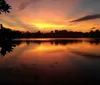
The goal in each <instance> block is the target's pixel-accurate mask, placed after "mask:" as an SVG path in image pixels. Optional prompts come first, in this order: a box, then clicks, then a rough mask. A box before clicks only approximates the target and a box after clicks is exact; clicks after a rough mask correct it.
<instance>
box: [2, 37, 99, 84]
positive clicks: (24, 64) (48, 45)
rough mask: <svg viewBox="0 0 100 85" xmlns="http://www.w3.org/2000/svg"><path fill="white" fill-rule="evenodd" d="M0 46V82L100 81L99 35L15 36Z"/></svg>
mask: <svg viewBox="0 0 100 85" xmlns="http://www.w3.org/2000/svg"><path fill="white" fill-rule="evenodd" d="M0 50H1V52H0V53H1V57H0V81H1V82H2V83H5V81H6V83H12V84H21V83H22V84H27V85H28V84H31V83H32V84H35V85H38V84H41V85H68V84H69V85H71V84H73V85H74V84H81V85H82V84H86V83H92V84H95V85H96V84H97V83H99V84H100V82H99V81H100V39H60V38H59V39H21V40H18V39H16V40H13V41H12V42H5V43H1V45H0Z"/></svg>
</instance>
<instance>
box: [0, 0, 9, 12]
mask: <svg viewBox="0 0 100 85" xmlns="http://www.w3.org/2000/svg"><path fill="white" fill-rule="evenodd" d="M9 9H11V6H10V5H9V4H8V3H7V2H6V1H5V0H0V14H1V13H2V12H5V13H7V12H8V13H9V12H10V11H9Z"/></svg>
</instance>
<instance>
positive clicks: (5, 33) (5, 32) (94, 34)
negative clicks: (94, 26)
mask: <svg viewBox="0 0 100 85" xmlns="http://www.w3.org/2000/svg"><path fill="white" fill-rule="evenodd" d="M0 38H1V39H7V40H10V39H15V38H100V30H95V31H92V30H91V31H90V32H84V33H83V32H73V31H67V30H55V31H51V32H48V33H42V32H41V31H38V32H21V31H15V30H11V29H9V28H5V27H3V26H2V25H1V29H0Z"/></svg>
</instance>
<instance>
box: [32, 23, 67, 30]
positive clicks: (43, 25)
mask: <svg viewBox="0 0 100 85" xmlns="http://www.w3.org/2000/svg"><path fill="white" fill-rule="evenodd" d="M33 25H34V26H35V27H37V28H40V29H43V28H64V27H66V25H60V24H49V23H33Z"/></svg>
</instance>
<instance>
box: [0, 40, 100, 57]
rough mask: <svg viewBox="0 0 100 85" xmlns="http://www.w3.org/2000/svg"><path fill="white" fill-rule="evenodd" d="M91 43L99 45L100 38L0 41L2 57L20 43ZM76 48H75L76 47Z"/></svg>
mask: <svg viewBox="0 0 100 85" xmlns="http://www.w3.org/2000/svg"><path fill="white" fill-rule="evenodd" d="M83 42H86V43H89V44H90V45H92V44H96V45H99V44H100V39H77V38H76V39H70V38H69V39H68V38H67V39H29V40H28V39H22V40H18V39H17V40H13V41H0V54H1V57H3V56H5V55H6V54H7V53H11V52H13V49H14V48H15V47H16V46H19V45H20V44H23V43H26V44H27V45H30V44H32V43H33V44H35V43H36V44H38V45H40V44H43V43H50V44H51V45H65V46H66V45H68V44H69V45H71V44H76V45H77V44H78V43H83ZM74 50H75V49H74ZM72 53H76V54H78V55H83V56H91V57H93V56H97V55H95V54H94V55H92V54H91V53H90V54H86V53H84V52H82V53H81V52H76V51H72Z"/></svg>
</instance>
